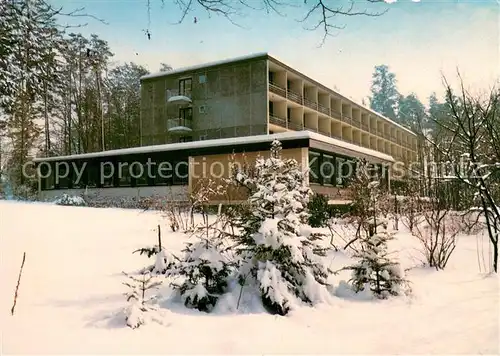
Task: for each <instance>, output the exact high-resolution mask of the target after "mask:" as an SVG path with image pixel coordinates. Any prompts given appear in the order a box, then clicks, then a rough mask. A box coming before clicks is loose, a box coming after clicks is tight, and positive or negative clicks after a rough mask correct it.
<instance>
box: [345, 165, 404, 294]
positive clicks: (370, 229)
mask: <svg viewBox="0 0 500 356" xmlns="http://www.w3.org/2000/svg"><path fill="white" fill-rule="evenodd" d="M377 178H379V177H377V176H375V175H372V174H370V167H369V165H368V164H367V163H366V162H364V161H361V162H359V164H358V170H357V173H356V179H355V180H356V183H355V185H356V186H358V187H359V188H360V191H358V193H357V195H356V200H355V202H354V205H355V206H356V207H357V210H358V212H360V211H362V212H363V215H364V217H363V221H362V223H363V225H364V226H365V229H364V230H363V233H362V234H360V236H359V239H360V246H361V248H360V249H358V250H357V251H356V253H355V255H354V257H355V258H358V259H359V260H358V263H356V264H355V265H353V266H349V267H347V268H346V269H349V270H352V271H353V273H352V277H351V279H350V281H349V282H350V283H351V284H352V286H353V289H354V291H355V292H361V291H364V290H365V289H366V288H369V289H370V290H371V291H372V293H373V294H374V295H375V296H376V297H378V298H387V297H388V296H390V295H399V294H401V293H402V291H403V288H402V287H403V286H404V285H405V284H407V281H406V280H405V279H404V276H403V273H402V271H401V268H400V266H399V264H398V263H397V262H395V261H392V260H391V259H390V258H389V253H388V251H387V242H388V241H389V240H391V239H393V235H392V234H390V233H389V232H388V231H387V221H386V219H385V218H381V217H380V212H381V209H382V206H384V205H383V204H384V203H385V202H387V200H388V195H387V194H388V193H387V192H383V191H381V189H380V182H379V181H378V180H377ZM363 186H365V188H363ZM361 192H365V193H366V194H364V195H362V194H361Z"/></svg>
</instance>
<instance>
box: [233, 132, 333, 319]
mask: <svg viewBox="0 0 500 356" xmlns="http://www.w3.org/2000/svg"><path fill="white" fill-rule="evenodd" d="M306 177H307V172H303V171H302V170H301V168H300V166H299V164H298V163H297V161H296V160H294V159H283V158H282V157H281V143H280V142H278V141H274V142H273V143H272V146H271V153H270V157H269V158H263V157H260V158H258V159H257V161H256V164H255V167H254V169H253V170H252V174H248V173H246V172H245V171H243V170H235V172H234V178H235V180H236V182H237V183H238V184H240V185H242V186H245V187H247V188H248V189H249V191H250V192H251V193H250V197H249V198H248V202H247V209H243V213H242V214H241V216H239V217H238V220H239V221H238V222H237V224H238V225H239V226H238V227H239V228H240V229H241V231H242V233H241V235H240V236H238V237H235V239H236V240H237V244H238V247H237V252H238V254H239V256H240V257H241V264H240V270H239V275H240V281H243V280H245V281H247V283H248V278H249V277H251V278H252V279H253V282H250V284H255V285H256V286H258V288H259V290H260V294H261V296H262V302H263V304H264V306H265V307H266V308H267V309H268V310H269V311H270V312H272V313H277V314H281V315H285V314H287V313H288V311H289V310H290V309H291V307H292V306H293V304H294V302H295V301H299V300H300V301H303V302H306V303H312V302H314V301H315V300H316V299H317V298H318V295H320V294H321V293H322V290H323V291H326V288H325V286H326V278H327V269H326V268H325V267H324V266H323V264H322V262H321V257H322V256H324V250H323V249H322V248H321V246H320V245H319V244H318V243H317V241H316V239H317V237H316V236H306V235H303V234H302V231H301V227H302V226H303V224H305V223H306V221H307V217H308V214H307V211H306V207H307V203H308V200H309V196H310V194H311V191H310V189H309V188H308V187H307V185H306V179H307V178H306Z"/></svg>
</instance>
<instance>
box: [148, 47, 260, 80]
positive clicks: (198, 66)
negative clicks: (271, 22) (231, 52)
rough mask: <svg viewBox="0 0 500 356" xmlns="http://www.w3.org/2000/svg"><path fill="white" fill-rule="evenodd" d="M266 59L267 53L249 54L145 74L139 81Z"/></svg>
mask: <svg viewBox="0 0 500 356" xmlns="http://www.w3.org/2000/svg"><path fill="white" fill-rule="evenodd" d="M268 57H269V54H268V53H267V52H259V53H251V54H248V55H246V56H240V57H233V58H226V59H222V60H220V61H214V62H207V63H200V64H196V65H192V66H187V67H181V68H177V69H173V70H169V71H164V72H155V73H151V74H146V75H143V76H142V77H141V78H140V79H141V80H144V79H152V78H159V77H164V76H167V75H173V74H179V73H184V72H192V71H195V70H198V69H203V68H208V67H215V66H220V65H223V64H229V63H234V62H241V61H246V60H248V59H256V58H268Z"/></svg>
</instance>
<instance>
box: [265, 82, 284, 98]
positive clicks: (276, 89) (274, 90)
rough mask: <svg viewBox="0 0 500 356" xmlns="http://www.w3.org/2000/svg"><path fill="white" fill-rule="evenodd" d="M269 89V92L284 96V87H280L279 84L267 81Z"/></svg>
mask: <svg viewBox="0 0 500 356" xmlns="http://www.w3.org/2000/svg"><path fill="white" fill-rule="evenodd" d="M269 91H270V92H271V93H275V94H278V95H279V96H282V97H283V98H286V89H285V88H282V87H280V86H279V85H276V84H274V83H271V82H269Z"/></svg>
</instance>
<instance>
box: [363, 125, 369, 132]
mask: <svg viewBox="0 0 500 356" xmlns="http://www.w3.org/2000/svg"><path fill="white" fill-rule="evenodd" d="M361 129H363V131H366V132H370V129H369V128H368V125H367V124H364V123H361Z"/></svg>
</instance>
